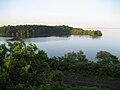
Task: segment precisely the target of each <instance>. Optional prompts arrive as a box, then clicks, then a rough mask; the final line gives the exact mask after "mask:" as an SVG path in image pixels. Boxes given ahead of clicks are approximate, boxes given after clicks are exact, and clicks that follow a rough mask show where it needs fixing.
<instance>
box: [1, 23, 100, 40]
mask: <svg viewBox="0 0 120 90" xmlns="http://www.w3.org/2000/svg"><path fill="white" fill-rule="evenodd" d="M70 35H89V36H91V37H97V36H102V32H101V31H99V30H96V31H91V30H83V29H81V28H73V27H69V26H65V25H59V26H45V25H17V26H10V25H8V26H3V27H0V36H6V37H13V38H29V37H49V36H67V37H68V36H70Z"/></svg>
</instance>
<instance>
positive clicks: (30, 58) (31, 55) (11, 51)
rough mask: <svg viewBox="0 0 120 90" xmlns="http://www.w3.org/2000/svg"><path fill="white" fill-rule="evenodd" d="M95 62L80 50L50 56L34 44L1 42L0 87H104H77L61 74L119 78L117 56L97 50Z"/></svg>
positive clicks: (92, 89)
mask: <svg viewBox="0 0 120 90" xmlns="http://www.w3.org/2000/svg"><path fill="white" fill-rule="evenodd" d="M96 59H97V61H96V62H93V61H90V60H88V59H87V58H86V55H85V54H84V52H83V51H81V50H80V51H78V52H70V53H67V54H65V55H64V56H63V57H52V58H49V57H48V56H47V53H45V52H44V51H43V50H39V49H38V48H37V46H36V45H35V44H28V45H26V44H25V42H24V41H23V40H21V41H20V42H7V45H6V44H1V45H0V89H2V90H105V89H102V88H100V87H78V86H75V85H70V84H69V83H64V77H65V76H68V77H69V75H71V74H73V73H74V74H75V75H76V76H77V75H83V76H86V77H90V76H91V77H95V76H97V77H99V78H107V79H109V78H110V79H112V80H120V61H119V59H118V57H117V56H115V55H113V54H111V53H109V52H107V51H99V52H98V53H97V54H96Z"/></svg>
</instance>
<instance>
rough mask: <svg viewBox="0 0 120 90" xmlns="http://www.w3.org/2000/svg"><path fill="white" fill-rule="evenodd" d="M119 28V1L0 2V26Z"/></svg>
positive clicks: (18, 0) (5, 0)
mask: <svg viewBox="0 0 120 90" xmlns="http://www.w3.org/2000/svg"><path fill="white" fill-rule="evenodd" d="M8 24H10V25H15V24H46V25H58V24H65V25H70V26H73V27H120V0H0V26H3V25H8Z"/></svg>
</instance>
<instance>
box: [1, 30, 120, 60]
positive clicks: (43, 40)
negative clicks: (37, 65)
mask: <svg viewBox="0 0 120 90" xmlns="http://www.w3.org/2000/svg"><path fill="white" fill-rule="evenodd" d="M101 31H102V33H103V36H102V37H101V38H96V39H93V38H90V37H86V36H82V37H81V36H73V35H72V36H70V37H54V36H52V37H38V38H28V39H25V42H26V43H35V44H36V45H37V46H38V47H39V49H42V50H44V51H45V52H46V53H47V54H48V56H49V57H52V56H63V55H64V54H65V53H68V52H72V51H79V50H82V51H84V53H85V54H86V55H87V58H88V59H90V60H95V55H96V53H97V52H98V51H100V50H106V51H108V52H111V53H112V54H114V55H116V56H118V57H120V40H119V39H120V29H101ZM7 39H9V38H4V37H0V44H1V43H5V42H6V40H7Z"/></svg>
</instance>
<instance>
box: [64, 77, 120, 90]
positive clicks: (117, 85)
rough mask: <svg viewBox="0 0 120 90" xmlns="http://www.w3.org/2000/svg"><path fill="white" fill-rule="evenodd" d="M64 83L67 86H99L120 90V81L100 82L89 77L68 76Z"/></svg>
mask: <svg viewBox="0 0 120 90" xmlns="http://www.w3.org/2000/svg"><path fill="white" fill-rule="evenodd" d="M64 82H65V83H66V84H72V85H75V86H97V87H103V88H109V89H110V90H120V81H113V80H98V79H95V78H89V77H76V76H74V75H69V76H68V75H67V76H65V77H64Z"/></svg>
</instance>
